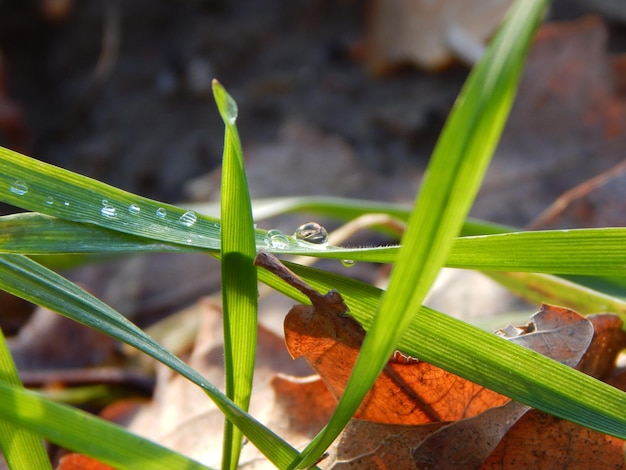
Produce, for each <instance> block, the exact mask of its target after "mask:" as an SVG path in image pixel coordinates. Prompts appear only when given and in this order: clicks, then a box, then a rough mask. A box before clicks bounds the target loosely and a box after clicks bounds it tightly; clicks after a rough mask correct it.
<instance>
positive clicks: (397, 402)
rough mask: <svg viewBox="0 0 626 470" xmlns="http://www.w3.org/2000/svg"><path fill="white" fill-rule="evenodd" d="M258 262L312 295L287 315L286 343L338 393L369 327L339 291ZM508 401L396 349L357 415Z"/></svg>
mask: <svg viewBox="0 0 626 470" xmlns="http://www.w3.org/2000/svg"><path fill="white" fill-rule="evenodd" d="M255 263H256V264H257V265H259V266H262V267H264V268H265V269H268V270H270V271H271V272H273V273H274V274H276V275H278V276H279V277H281V278H282V279H284V280H285V281H286V282H288V283H289V284H291V285H292V286H293V287H295V288H297V289H299V290H300V291H301V292H302V293H304V294H305V295H307V296H308V297H309V299H310V300H311V303H312V305H296V306H294V307H293V308H292V309H291V310H290V311H289V313H288V314H287V317H286V318H285V343H286V345H287V349H288V350H289V353H290V354H291V356H292V357H293V358H294V359H295V358H298V357H301V356H303V357H304V358H305V359H306V360H307V362H308V363H309V364H310V365H311V367H312V368H313V369H314V370H315V372H317V373H318V374H319V375H320V376H321V377H322V380H324V382H325V383H326V385H327V386H328V389H329V390H330V392H331V394H332V395H333V396H334V397H335V398H337V399H338V398H339V397H340V396H341V394H342V393H343V390H344V389H345V386H346V383H347V382H348V378H349V376H350V373H351V371H352V368H353V366H354V363H355V361H356V358H357V356H358V353H359V350H360V347H361V344H362V342H363V338H364V337H365V330H363V328H362V327H361V325H359V323H358V322H356V321H355V320H354V319H353V318H352V317H350V316H348V315H347V314H346V312H347V311H348V309H347V307H346V305H345V304H344V302H343V299H342V297H341V295H340V294H339V293H338V292H336V291H330V292H329V293H327V294H325V295H322V294H320V293H319V292H317V291H316V290H315V289H312V288H311V287H309V286H308V285H307V284H306V283H304V282H303V281H302V280H301V279H299V278H298V277H297V276H296V275H295V274H294V273H292V272H291V271H289V270H288V269H287V268H286V267H285V266H283V265H282V264H281V263H280V262H279V261H278V260H277V259H276V258H275V257H274V256H272V255H270V254H269V253H264V252H261V253H259V254H258V255H257V258H256V260H255ZM507 401H509V398H507V397H504V396H502V395H500V394H498V393H496V392H493V391H491V390H488V389H486V388H484V387H482V386H480V385H477V384H475V383H473V382H470V381H468V380H465V379H462V378H461V377H459V376H457V375H454V374H452V373H450V372H447V371H445V370H442V369H440V368H438V367H435V366H432V365H430V364H428V363H426V362H423V361H418V360H416V359H412V358H407V357H405V356H403V355H402V354H399V353H398V354H395V355H394V357H392V358H391V359H390V360H389V363H388V364H387V366H386V367H385V368H384V369H383V372H382V373H381V375H380V377H379V378H378V380H377V381H376V382H375V383H374V386H373V387H372V389H371V390H370V391H369V392H368V394H367V395H366V397H365V399H364V401H363V403H362V404H361V406H360V407H359V409H358V411H357V413H356V414H355V418H359V419H365V420H368V421H376V422H382V423H390V424H423V423H431V422H438V421H453V420H457V419H461V418H466V417H469V416H475V415H477V414H478V413H480V412H482V411H484V410H486V409H488V408H491V407H493V406H498V405H501V404H503V403H506V402H507Z"/></svg>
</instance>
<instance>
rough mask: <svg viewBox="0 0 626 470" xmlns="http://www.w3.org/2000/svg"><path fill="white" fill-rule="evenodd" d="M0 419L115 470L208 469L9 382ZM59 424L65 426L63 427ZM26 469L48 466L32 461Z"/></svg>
mask: <svg viewBox="0 0 626 470" xmlns="http://www.w3.org/2000/svg"><path fill="white" fill-rule="evenodd" d="M0 416H2V418H3V419H6V420H7V421H10V422H11V423H12V424H13V425H15V426H22V427H24V428H26V429H28V430H30V431H31V432H33V433H38V434H40V435H42V436H45V437H46V439H48V440H49V441H50V442H54V443H55V444H58V445H60V446H61V447H65V448H67V449H70V450H73V451H75V452H80V453H82V454H85V455H89V456H91V457H93V458H95V459H97V460H98V461H100V462H103V463H106V464H108V465H113V466H114V467H115V468H119V469H129V470H131V469H137V468H150V469H163V470H169V469H172V468H180V469H188V470H193V469H198V470H199V469H206V468H208V467H205V466H204V465H201V464H200V463H198V462H195V461H194V460H191V459H190V458H188V457H185V456H183V455H181V454H179V453H177V452H173V451H171V450H169V449H166V448H165V447H162V446H160V445H158V444H155V443H153V442H151V441H149V440H147V439H144V438H142V437H139V436H136V435H135V434H132V433H130V432H128V431H126V430H125V429H123V428H121V427H120V426H117V425H115V424H112V423H109V422H107V421H105V420H103V419H100V418H97V417H95V416H92V415H90V414H89V413H86V412H84V411H80V410H77V409H75V408H72V407H70V406H67V405H61V404H59V403H54V402H51V401H49V400H46V399H44V398H43V397H41V396H38V395H37V394H35V393H33V392H29V391H26V390H24V389H21V388H19V387H15V386H10V385H8V384H6V383H0ZM59 423H63V425H62V426H59ZM46 461H48V459H47V458H46ZM48 467H49V463H48ZM11 468H18V467H11ZM22 468H29V469H31V468H46V467H45V466H43V465H37V464H36V462H35V461H30V462H29V463H28V464H27V465H26V466H24V467H22Z"/></svg>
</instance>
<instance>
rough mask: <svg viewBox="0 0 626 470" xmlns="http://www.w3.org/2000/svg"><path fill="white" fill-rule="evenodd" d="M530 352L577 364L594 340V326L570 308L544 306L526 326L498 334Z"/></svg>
mask: <svg viewBox="0 0 626 470" xmlns="http://www.w3.org/2000/svg"><path fill="white" fill-rule="evenodd" d="M496 334H497V335H500V336H503V337H505V338H507V339H508V340H509V341H511V342H513V343H517V344H519V345H520V346H523V347H525V348H527V349H532V350H533V351H535V352H538V353H539V354H543V355H544V356H547V357H550V358H552V359H554V360H555V361H559V362H561V363H563V364H565V365H567V366H569V367H574V366H576V364H578V363H579V362H580V360H581V358H582V357H583V355H584V354H585V352H586V351H587V348H588V347H589V345H590V344H591V340H592V339H593V325H592V323H591V322H590V321H589V320H588V319H587V318H585V317H584V316H582V315H580V314H579V313H576V312H574V311H573V310H570V309H568V308H563V307H557V306H555V305H548V304H543V305H542V306H541V309H540V310H539V311H538V312H537V313H535V314H534V315H533V316H532V317H531V321H530V322H529V323H528V324H527V325H525V326H523V327H514V326H511V325H509V326H507V327H505V328H503V329H501V330H498V331H497V332H496Z"/></svg>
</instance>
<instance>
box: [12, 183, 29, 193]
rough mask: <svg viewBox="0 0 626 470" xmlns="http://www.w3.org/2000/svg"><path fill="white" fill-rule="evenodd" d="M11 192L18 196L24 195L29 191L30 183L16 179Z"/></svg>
mask: <svg viewBox="0 0 626 470" xmlns="http://www.w3.org/2000/svg"><path fill="white" fill-rule="evenodd" d="M11 192H12V193H13V194H17V195H18V196H23V195H24V194H26V193H27V192H28V185H27V184H26V183H24V182H23V181H22V180H15V181H13V184H12V185H11Z"/></svg>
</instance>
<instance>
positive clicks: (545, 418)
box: [481, 410, 626, 470]
mask: <svg viewBox="0 0 626 470" xmlns="http://www.w3.org/2000/svg"><path fill="white" fill-rule="evenodd" d="M624 450H625V449H624V441H623V440H621V439H618V438H616V437H612V436H607V435H606V434H602V433H599V432H597V431H592V430H590V429H587V428H584V427H582V426H579V425H577V424H574V423H571V422H569V421H565V420H562V419H559V418H556V417H554V416H551V415H548V414H546V413H542V412H541V411H538V410H530V411H529V412H527V413H526V414H525V415H524V416H523V417H522V418H521V419H520V420H519V421H518V422H517V423H516V424H515V425H514V426H513V427H512V428H511V429H510V430H509V432H508V433H507V435H506V436H505V437H504V438H503V439H502V440H501V441H500V443H499V444H498V446H497V447H496V449H495V450H494V451H493V453H492V454H491V455H490V456H489V458H488V459H487V460H486V461H485V462H484V464H483V466H482V467H481V468H482V469H484V470H488V469H494V470H495V469H499V470H508V469H511V470H512V469H518V468H542V469H543V468H545V469H551V468H558V469H563V468H566V469H568V470H577V469H580V470H587V469H590V468H602V469H623V468H625V466H626V465H625V464H624Z"/></svg>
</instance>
